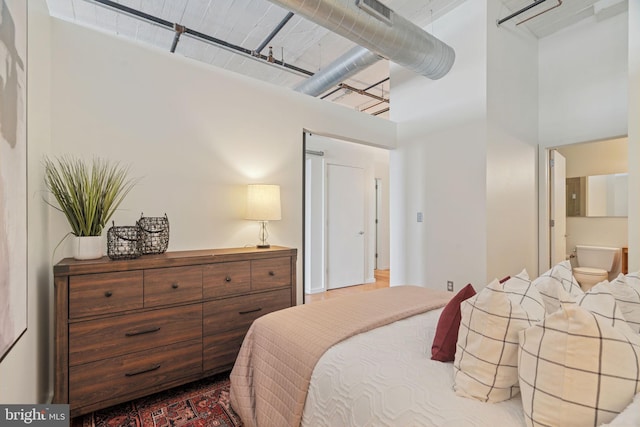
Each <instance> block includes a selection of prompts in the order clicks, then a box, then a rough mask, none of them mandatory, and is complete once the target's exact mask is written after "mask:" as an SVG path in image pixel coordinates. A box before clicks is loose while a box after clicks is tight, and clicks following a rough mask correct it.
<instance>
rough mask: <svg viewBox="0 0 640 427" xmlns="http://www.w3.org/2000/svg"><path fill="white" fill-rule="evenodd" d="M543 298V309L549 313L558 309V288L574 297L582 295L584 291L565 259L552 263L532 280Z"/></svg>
mask: <svg viewBox="0 0 640 427" xmlns="http://www.w3.org/2000/svg"><path fill="white" fill-rule="evenodd" d="M533 285H534V286H535V287H536V288H537V289H538V292H540V295H542V299H543V300H544V305H545V309H546V311H547V313H548V314H551V313H553V312H555V311H557V310H558V309H560V289H562V290H564V291H565V292H566V293H568V294H569V295H573V296H575V297H578V296H582V295H583V294H584V291H583V290H582V288H580V284H578V281H577V280H576V279H575V277H573V270H572V269H571V263H570V262H569V261H568V260H566V261H562V262H559V263H558V264H556V265H554V266H553V267H552V268H551V269H550V270H549V271H547V272H545V273H543V274H541V275H540V277H538V278H537V279H535V280H534V281H533Z"/></svg>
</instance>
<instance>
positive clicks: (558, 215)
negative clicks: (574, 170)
mask: <svg viewBox="0 0 640 427" xmlns="http://www.w3.org/2000/svg"><path fill="white" fill-rule="evenodd" d="M549 162H550V163H549V173H550V180H549V181H550V187H551V192H550V193H551V212H550V213H549V219H550V220H551V221H550V224H549V229H550V232H551V235H550V243H551V248H550V261H551V266H554V265H556V264H557V263H559V262H561V261H564V260H565V259H566V258H567V195H566V192H567V191H566V181H567V165H566V163H567V162H566V160H565V158H564V156H563V155H562V154H560V153H559V152H557V151H556V150H551V151H550V152H549Z"/></svg>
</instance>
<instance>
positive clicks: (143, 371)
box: [124, 363, 160, 377]
mask: <svg viewBox="0 0 640 427" xmlns="http://www.w3.org/2000/svg"><path fill="white" fill-rule="evenodd" d="M157 369H160V364H159V363H158V364H157V365H153V366H152V367H150V368H146V369H140V370H139V371H133V372H126V373H125V374H124V376H125V377H134V376H136V375H140V374H144V373H146V372H151V371H155V370H157Z"/></svg>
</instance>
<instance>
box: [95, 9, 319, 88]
mask: <svg viewBox="0 0 640 427" xmlns="http://www.w3.org/2000/svg"><path fill="white" fill-rule="evenodd" d="M85 1H86V2H89V3H96V4H98V5H101V6H104V7H108V8H111V9H115V10H118V11H120V12H122V13H124V14H126V15H129V16H131V17H133V18H139V19H144V20H145V21H147V22H149V23H151V24H153V25H157V26H158V27H161V28H165V29H169V30H174V23H172V22H169V21H166V20H164V19H162V18H158V17H157V16H153V15H150V14H148V13H145V12H142V11H140V10H137V9H134V8H131V7H128V6H125V5H122V4H120V3H116V2H115V1H112V0H85ZM182 28H183V31H182V32H181V33H180V35H183V34H186V35H188V36H190V37H193V38H195V39H198V40H200V41H203V42H206V43H210V44H212V45H214V46H216V47H219V48H221V49H224V50H226V51H229V52H231V53H236V54H241V55H244V56H246V57H247V58H251V59H254V60H256V61H260V62H262V63H265V64H269V65H276V66H279V67H281V69H283V70H284V71H288V72H292V73H294V74H296V75H299V76H303V77H309V76H313V73H312V72H311V71H308V70H305V69H303V68H300V67H296V66H295V65H292V64H286V63H284V61H280V60H277V59H274V61H273V62H268V61H267V60H268V57H267V56H266V55H262V54H256V53H255V52H254V51H252V50H250V49H246V48H244V47H242V46H238V45H235V44H233V43H229V42H227V41H224V40H221V39H218V38H216V37H212V36H210V35H208V34H204V33H201V32H199V31H195V30H193V29H190V28H188V27H184V26H182ZM173 44H175V45H176V46H177V40H176V38H175V36H174V40H173V43H172V48H173Z"/></svg>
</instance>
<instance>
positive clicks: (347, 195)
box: [327, 164, 365, 289]
mask: <svg viewBox="0 0 640 427" xmlns="http://www.w3.org/2000/svg"><path fill="white" fill-rule="evenodd" d="M364 193H365V189H364V169H361V168H356V167H351V166H342V165H331V164H330V165H327V289H335V288H342V287H344V286H351V285H359V284H362V283H364V280H365V278H364V276H365V274H364V259H365V252H364V248H365V245H364V238H365V236H364Z"/></svg>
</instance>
